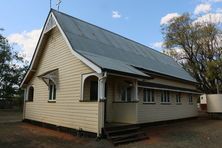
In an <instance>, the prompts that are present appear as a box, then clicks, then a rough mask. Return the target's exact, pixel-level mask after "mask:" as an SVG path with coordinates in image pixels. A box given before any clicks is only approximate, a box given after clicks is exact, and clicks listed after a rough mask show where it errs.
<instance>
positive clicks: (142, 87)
mask: <svg viewBox="0 0 222 148" xmlns="http://www.w3.org/2000/svg"><path fill="white" fill-rule="evenodd" d="M138 87H140V88H149V89H156V90H169V91H175V92H184V93H192V94H201V93H198V92H193V91H186V90H177V89H168V88H158V87H148V86H141V85H139V86H138Z"/></svg>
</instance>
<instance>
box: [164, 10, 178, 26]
mask: <svg viewBox="0 0 222 148" xmlns="http://www.w3.org/2000/svg"><path fill="white" fill-rule="evenodd" d="M179 16H180V14H178V13H169V14H167V15H165V16H164V17H162V18H161V20H160V24H161V25H164V24H168V23H169V21H170V20H172V19H173V18H175V17H179Z"/></svg>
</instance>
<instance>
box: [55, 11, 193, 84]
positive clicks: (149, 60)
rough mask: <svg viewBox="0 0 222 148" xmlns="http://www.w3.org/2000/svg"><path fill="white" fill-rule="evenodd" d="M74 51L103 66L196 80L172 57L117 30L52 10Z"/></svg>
mask: <svg viewBox="0 0 222 148" xmlns="http://www.w3.org/2000/svg"><path fill="white" fill-rule="evenodd" d="M52 12H53V14H54V15H55V17H56V19H57V21H58V23H59V24H60V26H61V28H62V30H63V31H64V33H65V34H66V36H67V38H68V40H69V42H70V44H71V46H72V47H73V50H76V51H77V52H79V53H80V54H82V55H83V56H84V57H86V58H88V59H90V60H91V61H92V62H93V63H95V64H96V65H99V66H101V68H106V69H112V70H116V71H122V72H127V73H135V74H137V75H138V74H139V75H142V76H144V75H146V74H144V73H143V72H141V71H139V70H138V69H136V68H135V67H138V68H142V69H146V70H149V71H153V72H157V73H162V74H164V75H168V76H172V77H176V78H180V79H183V80H188V81H192V82H196V81H195V79H194V78H193V77H191V76H190V75H189V74H188V73H187V72H186V71H185V70H184V69H183V68H182V67H181V65H179V64H178V63H177V62H176V61H175V60H174V59H173V58H171V57H169V56H167V55H165V54H163V53H161V52H158V51H156V50H153V49H151V48H149V47H147V46H145V45H142V44H140V43H137V42H135V41H132V40H130V39H127V38H125V37H123V36H120V35H118V34H116V33H113V32H110V31H108V30H105V29H103V28H100V27H97V26H95V25H92V24H90V23H87V22H85V21H82V20H80V19H77V18H75V17H72V16H69V15H67V14H64V13H61V12H58V11H56V10H52Z"/></svg>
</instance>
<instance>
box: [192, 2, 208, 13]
mask: <svg viewBox="0 0 222 148" xmlns="http://www.w3.org/2000/svg"><path fill="white" fill-rule="evenodd" d="M210 10H211V4H207V3H205V4H199V5H197V6H196V8H195V10H194V14H196V15H197V14H200V13H208V12H210Z"/></svg>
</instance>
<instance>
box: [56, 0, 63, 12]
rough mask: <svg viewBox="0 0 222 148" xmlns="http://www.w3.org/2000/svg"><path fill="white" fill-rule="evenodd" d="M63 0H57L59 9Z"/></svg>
mask: <svg viewBox="0 0 222 148" xmlns="http://www.w3.org/2000/svg"><path fill="white" fill-rule="evenodd" d="M61 2H62V0H57V3H56V6H57V10H58V11H59V6H60V4H61Z"/></svg>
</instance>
